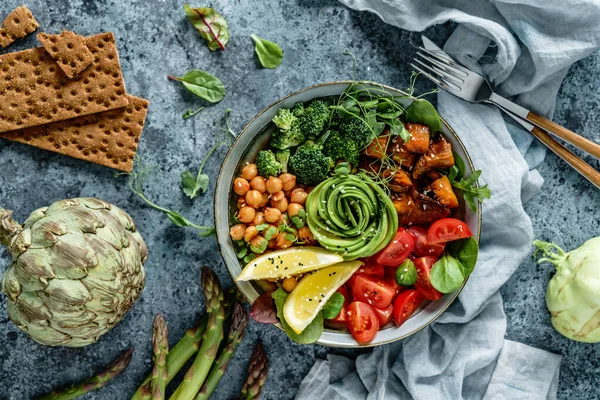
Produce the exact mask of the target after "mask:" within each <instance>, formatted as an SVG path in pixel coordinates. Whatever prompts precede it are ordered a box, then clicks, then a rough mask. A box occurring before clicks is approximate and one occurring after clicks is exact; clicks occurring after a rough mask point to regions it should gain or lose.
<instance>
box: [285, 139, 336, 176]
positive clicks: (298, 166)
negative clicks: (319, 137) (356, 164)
mask: <svg viewBox="0 0 600 400" xmlns="http://www.w3.org/2000/svg"><path fill="white" fill-rule="evenodd" d="M321 150H322V147H321V146H320V145H318V144H315V143H314V142H311V141H308V142H306V143H304V144H303V145H302V146H300V147H298V150H296V153H294V155H293V156H291V157H290V165H289V167H290V170H291V171H292V173H293V174H294V175H296V179H297V180H298V183H301V184H303V185H311V186H312V185H316V184H317V183H319V182H322V181H324V180H325V179H327V177H328V174H329V170H330V169H331V168H332V167H333V160H332V159H331V157H327V156H326V155H325V154H323V152H322V151H321Z"/></svg>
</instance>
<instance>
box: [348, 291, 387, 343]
mask: <svg viewBox="0 0 600 400" xmlns="http://www.w3.org/2000/svg"><path fill="white" fill-rule="evenodd" d="M348 330H349V331H350V333H351V334H352V337H353V338H354V340H356V341H357V342H358V343H367V342H370V341H371V340H372V339H373V338H374V337H375V335H376V334H377V331H378V330H379V318H377V314H376V313H375V310H374V309H373V307H371V306H370V305H368V304H366V303H363V302H362V301H354V302H352V303H350V306H349V307H348Z"/></svg>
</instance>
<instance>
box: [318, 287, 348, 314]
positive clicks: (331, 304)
mask: <svg viewBox="0 0 600 400" xmlns="http://www.w3.org/2000/svg"><path fill="white" fill-rule="evenodd" d="M344 301H345V299H344V295H343V294H341V293H340V292H335V293H334V294H332V295H331V297H330V298H329V300H327V303H325V307H323V318H325V319H334V318H335V317H337V316H338V315H339V314H340V311H342V307H343V306H344Z"/></svg>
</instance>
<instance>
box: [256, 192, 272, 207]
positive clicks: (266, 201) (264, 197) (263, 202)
mask: <svg viewBox="0 0 600 400" xmlns="http://www.w3.org/2000/svg"><path fill="white" fill-rule="evenodd" d="M267 204H269V193H263V194H262V200H261V201H260V204H259V205H258V207H259V208H263V207H265V206H266V205H267Z"/></svg>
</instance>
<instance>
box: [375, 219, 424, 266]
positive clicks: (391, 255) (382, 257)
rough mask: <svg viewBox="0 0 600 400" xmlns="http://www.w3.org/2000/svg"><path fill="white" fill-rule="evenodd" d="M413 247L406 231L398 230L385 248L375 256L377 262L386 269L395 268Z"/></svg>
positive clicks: (411, 239)
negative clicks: (386, 267)
mask: <svg viewBox="0 0 600 400" xmlns="http://www.w3.org/2000/svg"><path fill="white" fill-rule="evenodd" d="M414 245H415V241H414V240H413V238H412V236H410V235H409V234H408V232H406V229H404V228H400V229H398V232H396V236H394V238H393V239H392V241H391V242H390V243H389V244H388V245H387V247H386V248H385V249H383V250H382V251H381V252H380V253H379V254H378V255H377V262H378V263H379V264H382V265H386V266H388V267H397V266H399V265H400V264H402V263H403V262H404V260H406V259H407V258H408V256H409V254H410V253H411V252H412V250H413V247H414Z"/></svg>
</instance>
